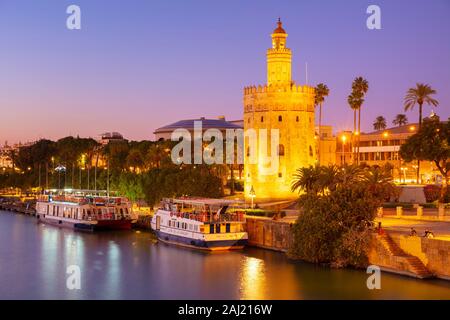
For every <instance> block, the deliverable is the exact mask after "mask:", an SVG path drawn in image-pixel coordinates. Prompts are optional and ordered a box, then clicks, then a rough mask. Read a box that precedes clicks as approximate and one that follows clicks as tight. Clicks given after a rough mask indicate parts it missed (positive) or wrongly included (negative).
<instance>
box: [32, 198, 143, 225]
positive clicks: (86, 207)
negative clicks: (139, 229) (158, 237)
mask: <svg viewBox="0 0 450 320" xmlns="http://www.w3.org/2000/svg"><path fill="white" fill-rule="evenodd" d="M36 217H37V218H38V219H39V221H42V222H45V223H49V224H53V225H57V226H61V227H69V228H73V229H78V230H87V231H94V230H103V229H130V228H131V227H132V225H133V223H135V222H136V219H135V218H134V215H133V212H132V208H131V204H130V202H129V201H128V199H127V198H125V197H111V196H109V194H108V193H107V192H106V191H90V190H49V191H45V193H44V194H42V195H39V197H38V199H37V202H36Z"/></svg>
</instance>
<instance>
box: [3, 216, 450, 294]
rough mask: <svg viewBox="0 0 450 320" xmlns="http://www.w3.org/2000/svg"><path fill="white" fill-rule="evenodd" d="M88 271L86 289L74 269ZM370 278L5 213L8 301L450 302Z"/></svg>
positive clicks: (407, 283) (422, 287) (433, 284)
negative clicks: (69, 283)
mask: <svg viewBox="0 0 450 320" xmlns="http://www.w3.org/2000/svg"><path fill="white" fill-rule="evenodd" d="M69 265H78V266H79V267H80V269H81V290H68V289H67V288H66V279H67V276H68V275H67V274H66V269H67V267H68V266H69ZM366 279H367V275H366V274H365V273H364V272H363V271H356V270H331V269H328V268H326V267H320V266H315V265H310V264H305V263H298V262H295V263H294V262H292V261H289V260H288V259H287V258H286V257H285V256H284V255H283V254H280V253H276V252H272V251H266V250H260V249H246V250H244V251H242V252H222V253H204V252H199V251H193V250H187V249H182V248H178V247H173V246H169V245H165V244H162V243H159V244H156V245H155V244H153V242H152V238H151V235H150V234H149V233H148V232H136V231H120V232H103V233H95V234H92V233H81V232H74V231H72V230H68V229H59V228H57V227H54V226H49V225H44V224H38V223H36V220H34V218H31V217H28V216H22V215H15V214H12V213H6V212H0V298H3V299H5V298H6V299H19V298H24V299H419V298H420V299H450V282H445V281H438V280H432V281H421V280H416V279H411V278H406V277H401V276H395V275H390V274H383V275H382V281H381V285H382V289H381V290H378V291H369V290H368V289H367V287H366Z"/></svg>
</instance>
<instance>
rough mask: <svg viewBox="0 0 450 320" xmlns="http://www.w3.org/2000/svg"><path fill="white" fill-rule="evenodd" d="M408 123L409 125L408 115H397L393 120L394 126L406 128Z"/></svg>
mask: <svg viewBox="0 0 450 320" xmlns="http://www.w3.org/2000/svg"><path fill="white" fill-rule="evenodd" d="M407 123H408V118H407V117H406V114H402V113H399V114H397V115H396V116H395V119H394V120H392V124H393V125H394V126H399V127H401V126H404V125H405V124H407Z"/></svg>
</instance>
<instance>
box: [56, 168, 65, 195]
mask: <svg viewBox="0 0 450 320" xmlns="http://www.w3.org/2000/svg"><path fill="white" fill-rule="evenodd" d="M55 171H57V172H58V189H61V172H66V167H65V166H62V165H59V166H57V167H56V168H55Z"/></svg>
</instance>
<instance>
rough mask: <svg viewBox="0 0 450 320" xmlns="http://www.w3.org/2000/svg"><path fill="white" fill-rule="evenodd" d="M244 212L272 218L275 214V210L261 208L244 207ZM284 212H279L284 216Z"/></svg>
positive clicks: (249, 214)
mask: <svg viewBox="0 0 450 320" xmlns="http://www.w3.org/2000/svg"><path fill="white" fill-rule="evenodd" d="M244 212H245V214H246V215H248V216H255V217H268V218H272V217H273V216H275V215H276V214H277V212H276V211H269V210H263V209H246V210H244ZM283 214H284V212H281V216H282V217H283V216H285V215H286V214H284V215H283Z"/></svg>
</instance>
